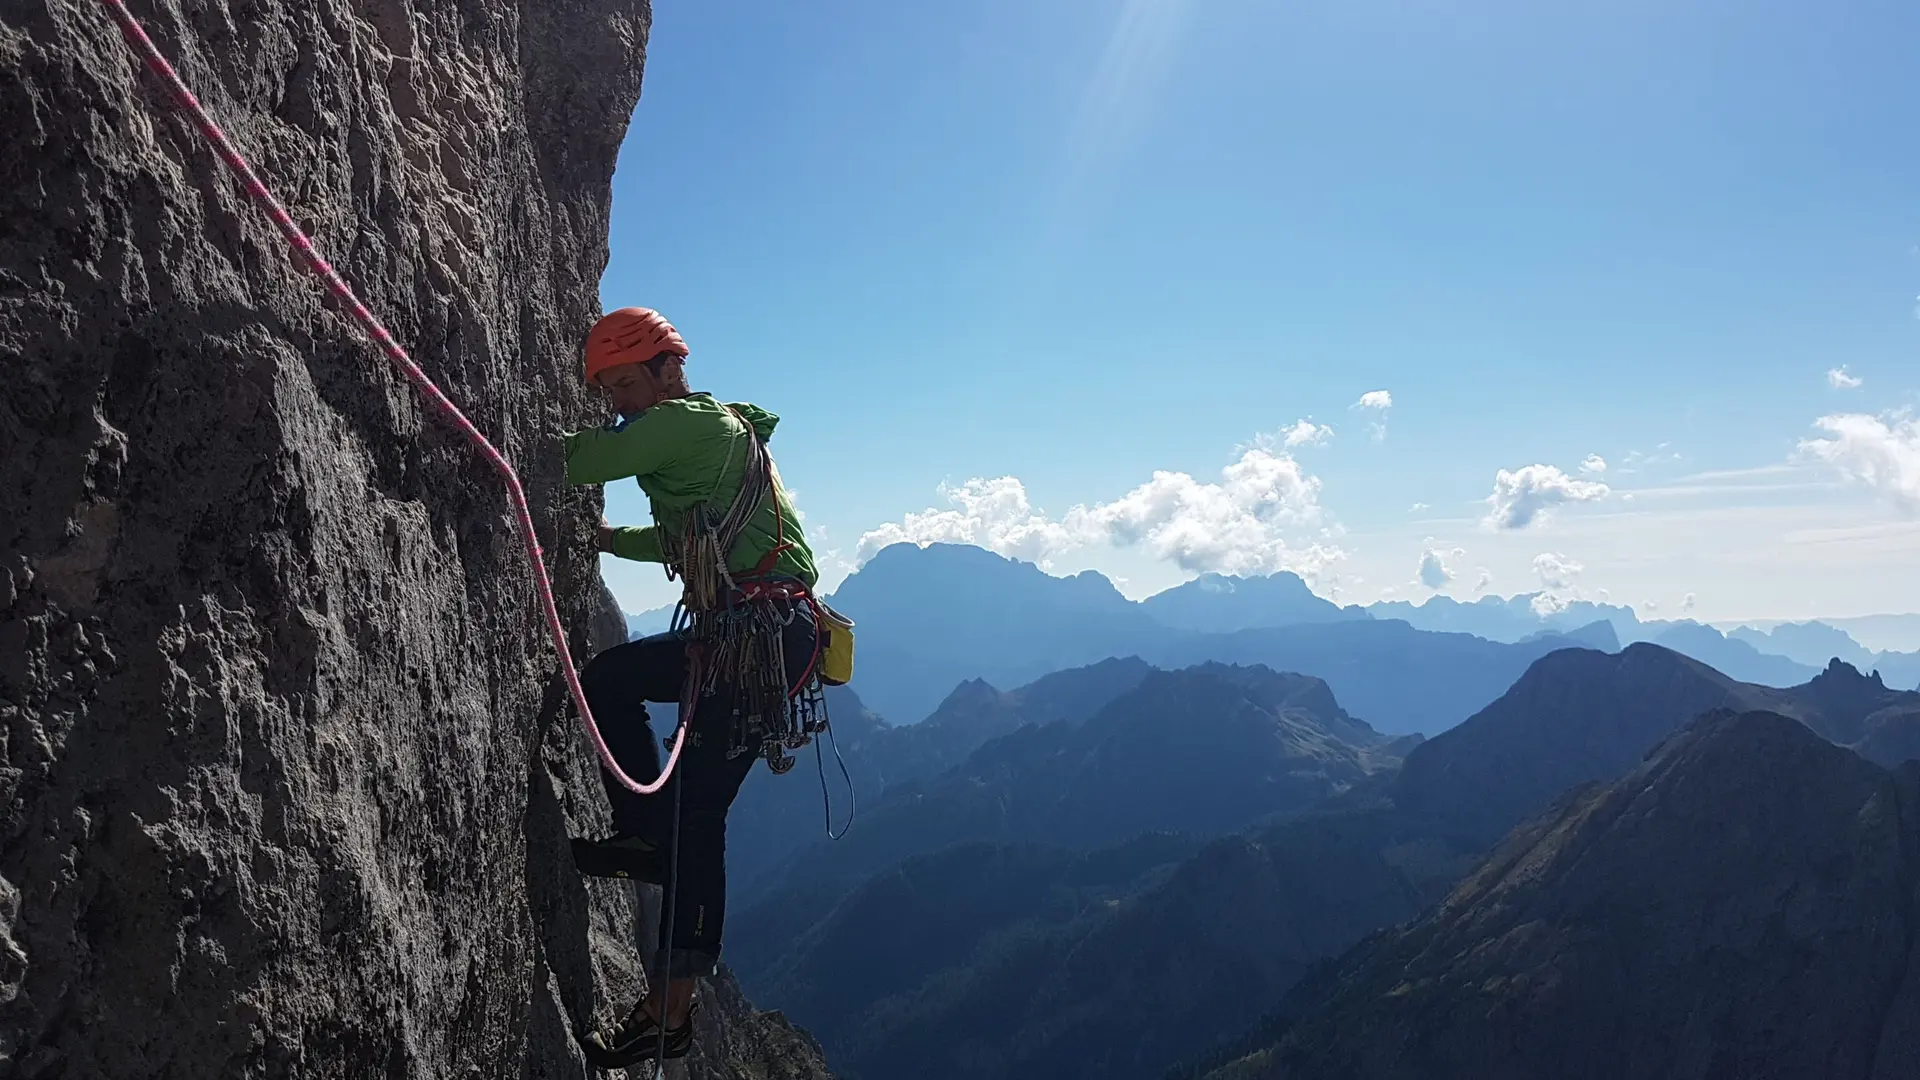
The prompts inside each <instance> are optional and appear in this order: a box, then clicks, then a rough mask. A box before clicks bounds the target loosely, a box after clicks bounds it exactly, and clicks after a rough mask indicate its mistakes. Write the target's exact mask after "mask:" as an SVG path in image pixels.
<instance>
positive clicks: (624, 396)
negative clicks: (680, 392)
mask: <svg viewBox="0 0 1920 1080" xmlns="http://www.w3.org/2000/svg"><path fill="white" fill-rule="evenodd" d="M685 365H686V361H685V360H683V359H681V358H680V357H678V356H668V357H666V358H664V359H663V360H661V361H660V362H659V363H658V364H655V365H652V366H649V365H647V364H644V363H638V364H620V365H618V366H617V367H610V368H608V369H607V370H605V371H603V372H601V373H600V385H601V387H602V388H603V389H605V390H606V392H607V397H608V398H609V399H610V402H611V404H612V405H613V411H614V412H617V413H619V414H620V415H621V416H627V417H633V416H638V415H640V414H641V413H643V412H645V411H647V410H648V409H651V408H653V407H654V406H655V405H658V404H659V403H660V402H661V401H663V400H665V399H666V398H668V397H671V396H673V395H672V390H673V388H674V387H676V386H678V385H680V384H682V383H684V382H685V381H686V375H685V373H684V369H685ZM655 368H658V371H657V373H656V371H655Z"/></svg>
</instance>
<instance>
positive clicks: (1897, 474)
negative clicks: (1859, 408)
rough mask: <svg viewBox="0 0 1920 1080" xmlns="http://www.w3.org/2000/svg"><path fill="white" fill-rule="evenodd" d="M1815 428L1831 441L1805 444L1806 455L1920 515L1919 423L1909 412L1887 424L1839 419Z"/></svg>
mask: <svg viewBox="0 0 1920 1080" xmlns="http://www.w3.org/2000/svg"><path fill="white" fill-rule="evenodd" d="M1814 426H1815V427H1818V428H1819V429H1821V430H1822V431H1825V432H1827V434H1828V435H1830V436H1831V438H1825V439H1804V440H1802V441H1801V443H1800V450H1801V452H1802V453H1804V454H1806V455H1808V456H1810V457H1813V458H1817V459H1819V460H1821V461H1824V462H1826V463H1827V464H1829V465H1831V466H1833V467H1834V468H1835V469H1838V470H1839V471H1840V472H1841V473H1842V474H1843V475H1845V476H1847V477H1849V478H1851V479H1853V480H1858V481H1860V482H1863V483H1865V484H1867V485H1869V486H1871V487H1873V488H1875V489H1877V490H1879V491H1881V492H1883V493H1885V494H1886V495H1888V496H1889V497H1891V498H1892V499H1893V500H1894V501H1895V502H1896V503H1899V504H1900V505H1902V506H1904V507H1906V508H1907V509H1909V510H1915V511H1920V420H1915V419H1914V418H1913V417H1912V416H1911V415H1909V414H1908V413H1906V412H1905V411H1904V410H1903V411H1901V412H1897V413H1893V414H1890V415H1889V416H1887V417H1884V418H1883V417H1878V416H1867V415H1866V414H1864V413H1837V414H1835V415H1832V416H1823V417H1821V418H1820V419H1818V420H1816V421H1814Z"/></svg>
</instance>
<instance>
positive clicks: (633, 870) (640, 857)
mask: <svg viewBox="0 0 1920 1080" xmlns="http://www.w3.org/2000/svg"><path fill="white" fill-rule="evenodd" d="M573 865H574V867H575V868H576V869H578V870H579V871H580V872H581V873H582V874H585V875H586V876H588V877H604V878H624V879H627V880H631V881H644V882H646V883H647V884H649V885H665V884H666V883H667V853H666V852H665V851H662V850H661V849H660V846H659V845H657V844H655V843H654V842H653V841H651V840H648V839H645V838H644V837H640V836H635V835H634V834H632V833H615V834H613V835H612V836H609V837H607V838H606V839H604V840H588V839H586V838H584V837H579V836H576V837H574V838H573Z"/></svg>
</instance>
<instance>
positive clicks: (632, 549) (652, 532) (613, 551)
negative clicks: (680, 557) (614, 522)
mask: <svg viewBox="0 0 1920 1080" xmlns="http://www.w3.org/2000/svg"><path fill="white" fill-rule="evenodd" d="M602 535H603V536H604V537H605V544H604V546H603V547H602V548H601V550H602V551H605V552H606V553H607V554H609V555H612V556H614V557H615V558H620V559H632V560H633V561H634V562H666V561H667V557H666V554H665V553H664V552H663V551H662V550H661V548H660V527H659V526H657V525H646V526H639V527H635V526H631V525H623V526H621V527H619V528H617V529H616V528H609V529H607V530H606V531H605V533H603V534H602Z"/></svg>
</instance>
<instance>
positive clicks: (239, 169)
mask: <svg viewBox="0 0 1920 1080" xmlns="http://www.w3.org/2000/svg"><path fill="white" fill-rule="evenodd" d="M102 2H103V3H105V4H106V5H107V10H108V11H110V12H112V14H113V17H114V20H115V21H117V22H118V23H119V24H120V30H121V32H122V33H123V34H125V35H126V39H127V43H128V44H130V45H132V46H133V49H134V51H135V52H137V53H139V54H140V55H141V57H142V58H143V59H145V60H146V62H147V66H148V67H149V68H152V69H153V72H154V74H156V75H158V76H160V78H161V79H162V80H163V81H165V82H166V83H167V85H168V87H169V88H170V89H171V90H172V91H173V96H174V98H175V99H176V100H177V101H179V103H180V105H181V107H182V108H184V109H186V110H187V112H188V113H189V114H190V115H191V116H192V117H193V122H194V126H195V127H198V128H199V129H200V133H201V134H202V135H205V136H206V137H207V141H208V142H210V143H212V144H213V148H214V149H215V150H216V151H218V152H219V154H220V157H221V158H222V159H224V160H225V161H226V163H227V167H228V168H230V169H232V170H233V171H234V173H235V174H236V175H237V176H239V177H240V179H241V180H243V181H245V183H246V187H247V194H249V195H251V196H253V198H254V200H255V201H257V202H258V203H260V205H261V206H263V207H265V208H266V211H267V215H268V216H269V217H271V218H273V223H274V224H275V225H278V226H279V227H280V232H281V234H282V235H284V236H285V237H286V238H287V243H289V244H291V245H293V249H294V250H295V251H296V252H298V253H299V254H300V257H301V258H302V259H304V260H306V263H307V265H308V266H309V267H311V268H312V269H313V272H314V273H316V274H319V275H320V276H321V277H322V278H324V279H325V280H326V283H327V287H328V288H329V289H331V290H333V295H334V296H336V297H338V298H339V300H340V302H341V303H343V304H345V305H347V307H348V308H349V309H350V310H352V312H353V317H354V318H356V319H358V320H360V325H361V326H362V327H364V328H366V331H367V334H368V336H370V337H372V338H373V340H374V343H375V344H377V345H379V346H380V348H381V350H382V351H383V352H385V353H386V354H387V359H389V360H392V361H393V362H394V363H395V364H396V365H398V366H399V368H400V370H401V371H403V372H405V373H406V376H407V378H408V379H409V380H410V381H411V382H412V383H413V385H414V386H415V387H416V388H418V389H419V391H420V392H421V393H422V394H424V395H425V396H426V398H427V400H428V401H430V402H432V403H433V404H434V405H435V406H437V407H438V408H439V409H440V412H441V413H442V415H444V416H446V418H447V419H448V420H451V421H452V422H453V425H454V426H455V427H457V428H459V429H460V433H461V434H462V435H465V436H466V437H467V441H468V442H470V443H472V444H473V445H474V448H475V449H477V450H479V451H480V453H481V455H482V456H483V457H485V458H486V459H487V461H488V462H489V463H490V464H491V465H492V466H493V467H494V468H495V469H496V470H498V471H499V473H500V478H501V479H502V480H504V481H505V482H506V485H507V495H508V496H509V497H510V498H511V499H512V500H513V509H514V514H515V516H516V517H517V518H518V519H519V522H520V536H521V539H522V540H523V541H525V543H526V545H527V556H528V558H529V559H530V560H531V561H532V563H533V580H534V584H535V585H536V586H537V587H538V589H539V592H540V604H541V606H542V607H543V608H544V609H545V610H546V616H547V632H548V633H550V634H551V635H552V636H553V647H554V648H555V649H557V650H559V653H560V670H561V671H564V672H566V674H567V687H568V689H570V690H572V691H573V703H574V706H575V707H576V708H578V709H579V710H580V719H581V721H582V722H583V723H585V724H586V727H587V735H588V737H589V738H591V739H592V740H593V748H594V749H595V750H596V751H598V752H599V754H600V761H601V762H602V763H603V764H605V765H606V767H607V771H609V772H611V773H612V774H613V775H614V776H616V777H618V778H619V780H620V783H621V785H622V786H624V787H625V788H627V789H628V790H629V791H636V792H639V793H640V794H642V795H651V794H653V793H654V792H656V791H659V790H660V788H661V787H663V786H664V785H665V784H666V782H667V777H669V776H671V775H673V767H674V765H675V764H676V763H678V762H679V760H680V748H681V746H682V745H683V744H684V743H685V741H686V735H687V725H685V724H681V725H680V729H679V731H678V732H677V733H676V734H675V736H674V740H673V749H672V750H671V751H670V752H669V753H668V754H667V763H666V767H665V768H663V769H661V770H660V777H659V779H657V780H655V781H653V782H652V783H651V784H642V783H640V782H639V781H637V780H634V779H633V778H632V777H630V776H628V775H627V774H626V773H625V772H624V771H623V770H622V769H621V768H620V763H619V762H617V761H615V760H614V759H613V752H612V751H610V750H608V749H607V743H606V740H605V739H602V738H601V737H600V728H599V727H598V726H597V725H596V724H594V722H593V710H592V709H591V708H589V707H588V706H587V695H586V691H585V690H583V689H582V688H581V686H580V676H579V675H578V674H577V673H575V671H574V670H573V654H572V652H571V651H569V650H568V648H567V636H566V630H565V628H563V627H562V626H561V624H560V611H559V609H558V608H556V607H555V606H554V603H553V583H552V582H551V581H550V580H549V579H548V578H547V564H546V561H545V560H544V559H543V558H542V557H541V553H540V538H539V536H538V535H536V534H535V533H534V531H533V512H532V511H531V510H529V509H528V508H527V495H526V491H525V490H524V489H523V488H522V487H521V486H520V477H519V476H518V475H517V474H516V473H515V472H514V471H513V466H512V465H511V464H509V463H508V461H507V459H506V457H505V456H504V455H502V454H501V453H500V451H499V450H497V449H495V448H494V445H493V444H492V443H491V442H488V441H487V437H486V436H485V435H482V434H480V429H478V428H476V427H474V426H473V422H472V421H470V420H468V419H467V417H466V414H465V413H462V412H461V411H460V410H459V408H458V407H456V406H455V405H454V403H453V402H452V401H449V400H448V399H447V396H446V395H445V394H443V393H441V392H440V388H439V387H438V386H435V385H434V382H433V380H432V379H429V378H428V377H427V373H426V372H424V371H421V370H420V366H419V365H418V364H415V363H414V362H413V358H412V357H410V356H408V355H407V351H406V350H405V349H403V348H401V347H400V343H399V342H397V341H395V340H393V335H392V334H390V333H388V332H387V328H386V327H385V326H383V325H381V323H380V320H379V319H376V318H374V315H373V312H371V311H368V310H367V306H366V305H365V304H362V303H361V302H360V298H359V297H357V296H355V295H354V293H353V290H352V289H351V288H349V287H348V286H347V283H346V281H344V280H342V278H341V277H340V274H339V272H338V271H336V270H334V268H333V266H332V264H330V263H328V262H327V260H325V259H323V258H321V257H320V252H319V251H318V250H316V249H315V248H314V246H313V241H312V240H310V239H308V238H307V234H306V233H304V232H302V231H301V230H300V226H298V225H295V224H294V223H293V218H292V216H291V215H289V214H288V213H287V210H286V207H284V206H281V205H280V200H278V199H276V198H274V196H273V192H271V191H268V190H267V185H265V184H263V183H261V182H260V178H259V177H258V176H256V175H255V174H254V171H253V167H252V166H251V165H248V164H247V159H246V158H243V157H241V156H240V151H239V150H237V149H235V148H234V145H233V143H232V142H231V141H229V140H228V138H227V136H226V133H225V132H223V131H221V130H220V125H218V124H216V123H214V122H213V117H211V116H209V115H208V114H207V110H206V107H205V106H203V105H201V104H200V99H199V98H197V97H194V96H193V91H191V90H189V89H187V84H186V83H185V82H183V81H181V79H180V74H179V73H178V72H176V71H175V70H174V69H173V65H172V64H169V63H167V58H166V57H164V56H162V55H160V50H159V49H158V48H157V47H156V46H155V45H154V43H153V39H152V38H150V37H148V36H147V32H146V31H145V30H143V29H141V27H140V23H139V21H138V20H137V19H135V18H134V17H133V13H132V12H130V11H128V10H127V5H126V4H125V2H124V0H102Z"/></svg>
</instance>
